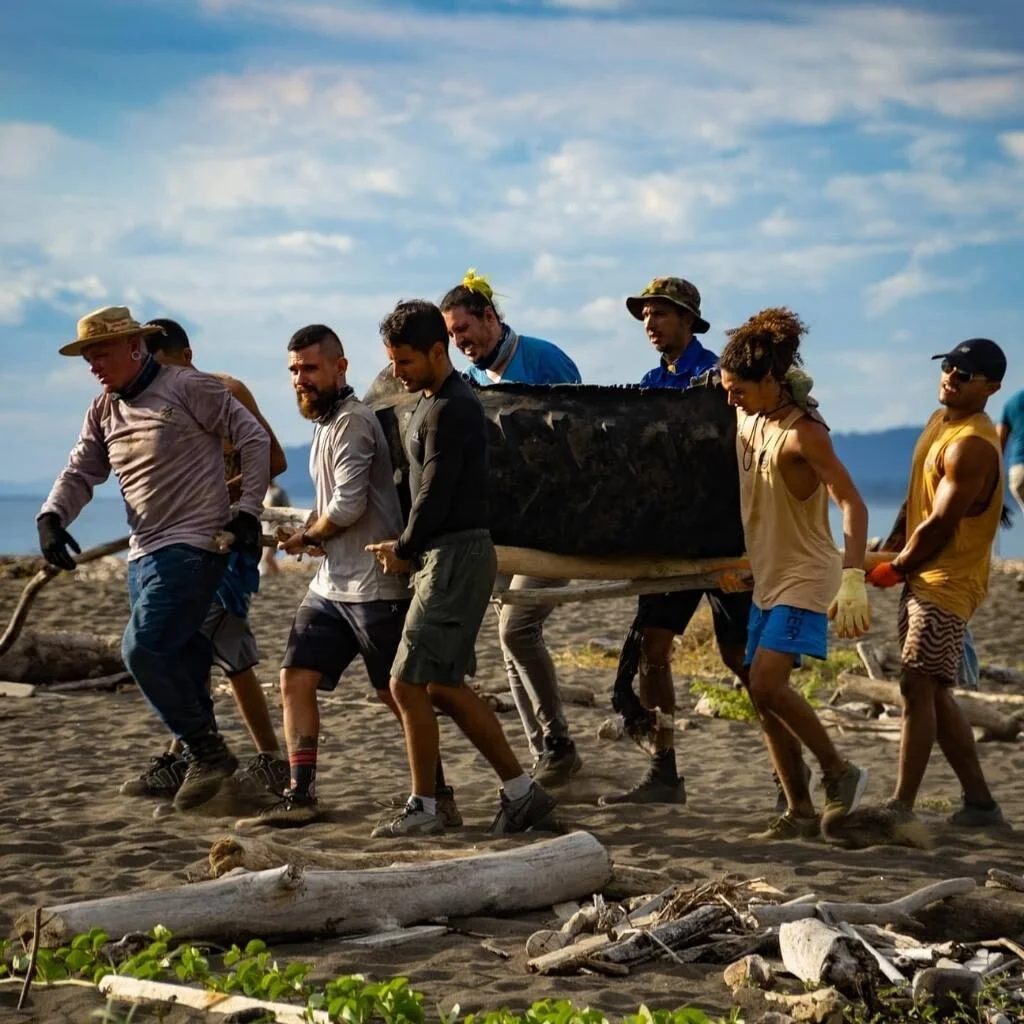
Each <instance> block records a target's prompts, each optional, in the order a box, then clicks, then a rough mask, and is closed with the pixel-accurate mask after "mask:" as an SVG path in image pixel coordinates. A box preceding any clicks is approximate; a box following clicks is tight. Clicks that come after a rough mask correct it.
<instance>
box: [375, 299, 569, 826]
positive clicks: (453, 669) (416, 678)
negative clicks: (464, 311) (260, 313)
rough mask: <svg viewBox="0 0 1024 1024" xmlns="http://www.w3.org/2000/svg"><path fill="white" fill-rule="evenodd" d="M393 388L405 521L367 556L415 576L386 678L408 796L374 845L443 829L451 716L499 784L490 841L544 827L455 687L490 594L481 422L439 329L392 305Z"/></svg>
mask: <svg viewBox="0 0 1024 1024" xmlns="http://www.w3.org/2000/svg"><path fill="white" fill-rule="evenodd" d="M380 333H381V337H382V338H383V340H384V345H385V348H386V349H387V353H388V358H389V359H390V361H391V366H392V369H393V371H394V375H395V377H396V378H397V379H398V380H400V381H401V382H402V385H403V387H404V388H405V389H406V391H410V392H413V393H416V392H419V393H420V399H419V401H418V402H417V404H416V409H415V411H414V412H413V414H412V417H411V418H410V420H409V425H408V428H407V431H406V439H405V441H406V449H407V451H408V453H409V490H410V496H411V498H412V508H411V511H410V513H409V522H408V524H407V525H406V528H405V530H403V531H402V533H401V535H400V536H398V535H397V533H392V534H390V536H391V537H397V539H395V540H386V541H381V542H380V543H376V544H371V545H369V550H371V551H373V552H374V553H375V554H376V556H377V558H378V559H379V561H380V564H381V566H382V567H383V568H384V571H385V572H386V573H388V574H389V575H391V574H396V573H397V574H403V573H409V572H412V573H414V575H413V599H412V603H411V605H410V606H409V612H408V615H407V616H406V619H405V624H404V627H403V630H402V642H401V645H400V647H399V650H398V654H397V656H396V658H395V662H394V665H393V666H392V668H391V693H392V695H393V696H394V698H395V701H396V702H397V704H398V707H399V710H400V711H401V714H402V726H403V728H404V731H405V745H406V750H407V752H408V756H409V768H410V774H411V776H412V789H411V793H410V796H409V799H408V801H407V802H406V805H405V808H404V809H403V810H402V813H401V814H400V815H398V817H397V818H395V819H394V820H393V821H391V822H388V823H386V824H383V825H381V826H380V827H378V828H377V829H375V830H374V833H373V834H374V836H408V835H430V834H434V833H436V832H441V831H443V829H444V821H443V820H442V818H441V816H440V815H439V814H438V810H437V808H436V806H435V803H436V793H435V788H434V786H435V782H434V768H435V765H436V762H437V750H438V729H437V718H436V716H435V712H434V709H435V707H436V708H437V710H439V711H442V712H444V713H445V714H447V715H449V716H450V717H451V718H452V720H453V721H454V722H455V724H456V725H457V726H458V727H459V729H460V730H461V731H462V732H463V734H464V735H465V736H466V737H467V738H468V739H469V741H470V742H471V743H472V744H473V746H475V747H476V748H477V750H479V751H480V753H481V754H482V755H483V756H484V757H485V758H486V759H487V761H488V762H489V763H490V765H491V767H492V768H493V769H494V770H495V772H496V773H497V775H498V777H499V778H500V779H501V780H502V789H501V808H500V810H499V812H498V815H497V817H496V818H495V820H494V822H493V824H492V825H491V831H492V832H495V833H508V832H525V831H527V830H529V829H534V828H543V827H545V822H546V820H547V819H548V818H549V817H550V815H551V813H552V811H553V810H554V807H555V801H554V800H553V799H552V798H551V797H550V796H549V795H548V793H546V792H545V791H544V789H542V788H541V787H540V786H539V785H538V784H537V783H536V782H533V781H532V780H531V779H530V777H529V775H527V774H526V773H525V772H524V771H523V769H522V767H521V766H520V764H519V762H518V760H517V759H516V756H515V754H513V753H512V749H511V748H510V747H509V744H508V740H507V739H506V737H505V733H504V731H503V730H502V728H501V723H500V722H499V721H498V719H497V717H496V716H495V714H494V712H493V711H491V709H490V708H489V707H488V706H487V705H486V704H485V703H484V702H483V700H482V699H481V698H480V696H479V695H478V694H477V693H475V692H474V691H473V690H471V689H470V688H469V687H467V686H466V685H465V678H466V675H467V674H468V673H469V671H470V669H471V667H472V665H473V664H474V661H475V658H474V647H475V643H476V635H477V632H478V630H479V629H480V623H481V622H482V621H483V617H484V613H485V612H486V610H487V605H488V603H489V601H490V596H491V592H492V590H493V588H494V576H495V571H496V569H497V556H496V555H495V551H494V545H493V544H492V542H491V535H490V530H489V529H488V525H487V421H486V418H485V417H484V411H483V407H482V406H481V404H480V400H479V399H478V398H477V397H476V395H474V394H473V390H472V388H470V386H469V385H468V384H467V383H466V382H465V380H463V379H462V377H461V376H460V375H459V374H458V373H456V372H455V367H453V366H452V363H451V359H450V358H449V356H448V328H447V326H446V324H445V321H444V316H443V315H442V313H441V311H440V310H439V309H438V308H437V306H435V305H434V304H433V303H430V302H423V301H412V302H400V303H399V304H398V305H397V306H396V307H395V309H394V311H393V312H392V313H390V314H389V315H388V316H387V317H385V318H384V320H383V321H382V322H381V325H380Z"/></svg>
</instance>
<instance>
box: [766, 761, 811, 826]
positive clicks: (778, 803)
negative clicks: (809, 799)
mask: <svg viewBox="0 0 1024 1024" xmlns="http://www.w3.org/2000/svg"><path fill="white" fill-rule="evenodd" d="M804 778H805V779H806V780H807V788H808V790H809V789H810V788H811V769H810V766H809V765H806V764H805V765H804ZM772 779H773V780H774V782H775V793H776V797H775V813H776V814H785V813H786V811H787V810H789V801H788V800H787V799H786V791H785V790H784V789H783V788H782V780H781V779H780V778H779V773H778V772H772Z"/></svg>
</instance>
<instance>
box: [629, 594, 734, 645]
mask: <svg viewBox="0 0 1024 1024" xmlns="http://www.w3.org/2000/svg"><path fill="white" fill-rule="evenodd" d="M704 596H707V599H708V604H709V605H711V619H712V622H713V623H714V626H715V639H716V640H717V641H718V646H719V647H720V648H721V647H732V648H737V647H738V648H739V649H740V650H744V649H745V648H746V645H747V623H748V622H749V620H750V606H751V605H752V604H753V602H754V595H753V593H752V592H751V591H749V590H741V591H739V592H737V593H735V594H727V593H726V592H725V591H724V590H676V591H673V592H672V593H671V594H641V595H640V603H639V612H640V616H641V619H642V622H643V625H644V626H645V627H650V628H651V629H668V630H671V631H672V632H673V633H675V634H677V635H681V634H683V633H685V632H686V627H687V626H688V625H689V624H690V619H692V618H693V613H694V612H695V611H696V610H697V605H699V604H700V599H701V598H702V597H704Z"/></svg>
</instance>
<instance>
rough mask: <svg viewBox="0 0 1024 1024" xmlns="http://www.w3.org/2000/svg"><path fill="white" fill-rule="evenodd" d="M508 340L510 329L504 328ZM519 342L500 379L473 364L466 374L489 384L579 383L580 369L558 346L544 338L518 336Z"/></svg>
mask: <svg viewBox="0 0 1024 1024" xmlns="http://www.w3.org/2000/svg"><path fill="white" fill-rule="evenodd" d="M505 332H506V337H505V343H506V344H507V343H508V341H509V340H510V339H509V337H508V335H509V334H511V333H512V332H511V329H510V328H509V327H508V326H506V327H505ZM518 339H519V343H518V345H517V346H516V350H515V352H513V353H512V358H511V359H510V360H509V361H508V365H507V366H506V367H505V368H504V369H503V370H502V371H501V381H494V380H491V378H490V377H488V376H487V371H486V370H481V369H480V368H479V367H477V366H473V365H472V364H470V365H469V366H468V367H467V368H466V376H467V377H468V378H469V379H470V380H471V381H472V382H473V383H474V384H480V385H482V386H484V387H486V386H487V385H489V384H498V383H509V384H579V383H580V371H579V370H577V369H576V364H575V363H574V362H573V361H572V360H571V359H570V358H569V357H568V356H567V355H566V354H565V353H564V352H563V351H562V350H561V349H560V348H559V347H558V346H557V345H552V344H551V342H550V341H545V340H544V339H543V338H531V337H528V336H527V335H525V334H520V335H518Z"/></svg>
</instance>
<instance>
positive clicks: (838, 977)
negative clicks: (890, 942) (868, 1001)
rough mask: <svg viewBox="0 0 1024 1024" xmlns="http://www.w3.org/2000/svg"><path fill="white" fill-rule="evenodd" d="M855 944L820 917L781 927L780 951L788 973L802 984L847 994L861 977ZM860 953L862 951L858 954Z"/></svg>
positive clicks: (787, 923)
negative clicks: (805, 982) (830, 988)
mask: <svg viewBox="0 0 1024 1024" xmlns="http://www.w3.org/2000/svg"><path fill="white" fill-rule="evenodd" d="M856 945H857V944H856V942H855V941H853V942H851V940H850V939H849V938H848V937H847V936H846V935H844V934H843V933H842V932H841V931H840V930H839V929H838V928H833V927H832V925H828V924H825V922H824V921H819V920H818V919H817V918H814V917H808V918H804V919H803V920H802V921H787V922H785V923H784V924H783V925H782V927H781V928H779V952H780V953H781V955H782V962H783V963H784V964H785V965H786V970H787V971H789V973H790V974H793V975H795V976H796V977H798V978H799V979H800V980H801V981H809V982H811V983H812V984H815V985H817V984H819V983H820V984H825V985H834V986H835V987H836V988H838V989H839V990H840V991H848V990H850V989H853V988H855V987H856V985H857V981H858V979H859V977H860V975H861V964H860V959H859V957H858V955H857V952H855V949H856ZM858 952H859V951H858Z"/></svg>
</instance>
